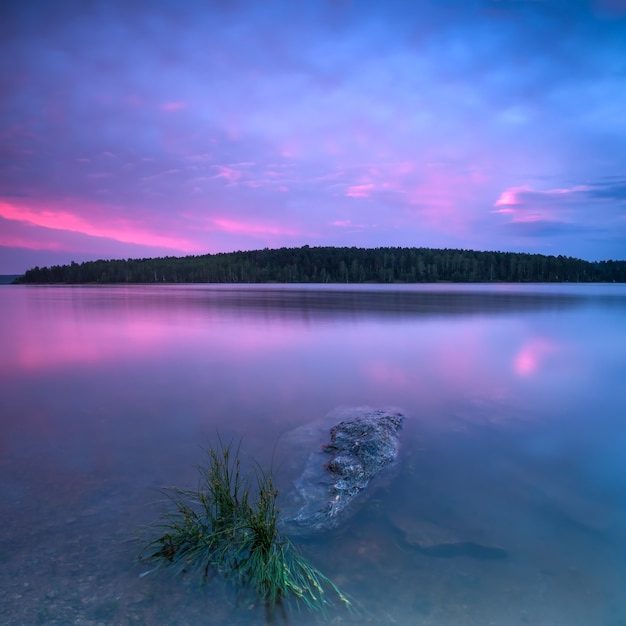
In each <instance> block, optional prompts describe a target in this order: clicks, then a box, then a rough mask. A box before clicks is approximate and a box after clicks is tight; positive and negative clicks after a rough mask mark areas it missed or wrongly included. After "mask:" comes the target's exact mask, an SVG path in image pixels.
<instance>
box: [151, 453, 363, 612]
mask: <svg viewBox="0 0 626 626" xmlns="http://www.w3.org/2000/svg"><path fill="white" fill-rule="evenodd" d="M239 448H240V446H239V445H238V446H237V447H233V444H232V442H231V443H230V444H228V445H223V444H222V443H221V442H220V445H219V447H218V448H217V449H213V448H210V449H209V450H208V457H207V462H206V465H203V466H200V467H199V468H198V470H199V472H200V481H199V486H198V488H197V489H196V490H184V489H177V488H168V489H165V490H164V493H165V495H166V496H167V497H168V499H169V501H170V503H171V507H170V508H171V510H169V511H167V512H165V513H163V514H162V516H161V518H160V519H159V520H158V521H156V522H154V523H153V524H152V525H150V526H149V527H148V528H147V529H145V530H146V531H147V533H148V538H147V539H146V540H145V542H144V547H143V550H142V552H141V555H140V558H141V559H142V560H145V561H148V562H151V563H155V564H156V565H158V566H169V567H174V568H176V569H177V570H178V571H179V572H180V573H182V572H187V573H196V574H199V575H201V576H202V578H203V580H204V581H206V580H208V578H209V576H211V575H213V574H214V573H215V572H217V573H219V574H221V575H222V576H224V577H225V578H227V579H229V580H230V581H232V582H233V583H234V584H235V585H236V586H237V588H238V589H239V590H241V591H242V592H244V593H246V594H250V595H252V596H253V597H255V599H256V600H259V601H261V602H263V603H264V604H265V605H266V606H268V607H272V606H276V605H279V604H282V603H283V602H295V603H297V604H299V605H301V606H304V607H306V608H308V609H312V610H321V611H323V610H324V609H326V608H328V607H329V606H330V605H332V604H334V602H333V601H339V603H340V604H342V605H344V606H345V607H347V608H349V609H350V608H351V606H352V605H351V602H350V600H349V599H348V598H347V597H346V596H345V595H344V594H343V593H342V592H341V591H340V590H339V589H338V587H337V586H336V585H335V584H334V583H333V582H332V581H331V580H329V579H328V578H327V577H326V576H324V574H322V573H321V572H320V571H319V570H318V569H317V568H316V567H314V566H313V565H312V564H311V563H309V561H308V560H307V559H306V558H305V557H304V556H303V555H302V554H301V553H300V552H299V550H298V548H297V547H296V546H295V545H294V544H293V543H292V542H291V541H290V540H289V538H288V537H287V536H285V535H284V534H283V533H281V532H280V530H279V528H278V517H279V512H280V511H279V509H278V507H277V506H276V499H277V497H278V489H276V487H275V485H274V481H273V478H272V474H271V472H267V471H264V470H263V469H262V468H260V467H258V466H257V467H256V471H254V472H252V473H251V474H245V475H244V474H243V473H242V470H241V460H240V455H239Z"/></svg>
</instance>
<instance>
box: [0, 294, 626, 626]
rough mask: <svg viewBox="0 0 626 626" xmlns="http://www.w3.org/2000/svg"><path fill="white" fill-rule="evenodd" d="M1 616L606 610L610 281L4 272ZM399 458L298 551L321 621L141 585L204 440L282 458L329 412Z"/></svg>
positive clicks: (622, 416)
mask: <svg viewBox="0 0 626 626" xmlns="http://www.w3.org/2000/svg"><path fill="white" fill-rule="evenodd" d="M0 321H1V327H0V346H1V350H0V372H1V379H0V410H1V412H0V420H1V422H0V423H1V426H2V429H1V433H0V521H1V526H0V528H1V530H0V563H1V564H2V567H1V568H0V624H2V625H9V624H10V625H13V624H84V625H88V624H89V625H101V624H181V625H182V624H190V625H195V624H242V625H249V624H266V623H276V624H282V623H290V624H314V623H329V624H362V623H370V624H402V625H404V624H421V625H429V626H431V625H432V626H434V625H436V626H469V625H472V626H486V625H489V624H493V625H496V626H509V625H518V624H519V625H524V624H535V625H541V626H548V625H561V624H562V625H564V626H565V625H567V626H619V625H622V626H624V625H625V624H626V584H625V581H626V383H625V381H626V286H624V285H588V286H578V285H556V286H554V285H551V286H547V285H526V286H511V285H502V286H463V287H461V286H441V285H437V286H406V287H405V286H400V287H395V286H394V287H392V286H385V287H383V286H368V287H363V286H359V287H351V288H341V287H338V286H331V287H326V288H324V287H314V286H311V287H306V288H305V287H301V286H284V287H281V286H271V287H270V286H247V287H239V288H238V287H227V286H221V287H220V286H207V285H197V286H162V287H154V286H131V287H15V286H5V287H0ZM362 406H369V407H373V408H377V407H382V408H389V407H397V408H399V409H401V410H402V411H403V412H404V413H405V414H406V415H407V419H406V421H405V426H404V429H403V431H402V438H401V441H402V450H401V457H402V458H401V464H400V469H399V473H398V474H397V476H396V478H395V479H394V480H393V482H391V483H389V484H388V485H386V486H384V487H381V488H379V489H378V490H376V491H375V492H374V493H373V494H372V495H371V497H370V499H369V500H367V501H366V502H364V503H363V504H362V506H361V507H360V508H359V510H358V511H357V513H356V514H355V516H354V517H353V518H351V519H350V520H349V522H347V524H346V526H345V527H344V528H343V529H340V530H339V531H338V532H335V533H332V534H330V535H328V536H325V537H321V538H319V539H317V540H315V541H309V542H308V543H304V544H303V546H302V549H303V551H304V552H305V553H306V555H307V556H308V557H309V559H310V560H312V561H313V562H314V563H315V564H316V565H317V566H319V567H320V569H322V570H323V571H324V572H325V573H326V574H328V575H329V576H330V577H331V578H333V580H335V582H337V583H338V584H339V585H340V586H341V587H342V588H344V589H345V590H346V591H347V592H348V593H349V594H351V596H352V597H353V598H354V599H355V601H356V603H357V604H358V605H359V606H360V610H361V613H360V614H359V615H358V616H353V615H350V614H349V613H345V612H343V611H341V610H339V609H337V610H332V611H331V612H330V613H329V614H328V615H327V616H326V617H324V618H316V617H315V616H310V615H307V614H295V615H291V614H287V615H286V616H281V615H275V616H269V617H268V616H266V615H265V613H264V612H263V610H262V609H260V608H258V607H255V606H251V605H244V606H238V605H237V603H236V602H235V598H234V597H233V595H232V590H230V589H229V588H228V587H226V586H224V585H222V584H221V583H220V581H219V580H216V581H214V582H213V583H211V584H210V585H208V586H207V587H202V586H200V585H198V584H197V582H196V581H194V580H187V579H184V578H182V579H175V578H172V577H170V576H169V575H168V574H167V573H165V572H162V573H157V574H151V575H146V576H141V575H142V574H143V573H144V572H145V570H146V568H145V566H142V565H141V564H139V563H138V562H137V560H136V558H135V557H136V547H135V545H134V544H133V542H132V539H133V537H134V535H135V531H136V529H137V528H138V527H140V526H141V525H143V524H145V523H147V522H149V521H152V520H153V519H155V518H156V517H157V516H158V514H159V512H160V511H161V510H162V508H161V506H162V505H161V504H160V502H159V499H160V496H159V493H158V489H159V488H160V487H162V486H165V485H177V486H183V487H193V486H195V484H196V473H195V469H194V465H195V464H196V463H199V462H201V461H202V460H203V458H204V449H205V448H206V447H207V446H208V445H211V444H214V443H215V441H216V436H217V433H219V434H220V435H221V436H222V438H223V439H230V438H231V437H233V436H234V437H239V436H241V437H243V449H244V450H245V453H246V454H249V455H250V456H252V457H255V458H257V459H258V460H259V461H261V462H262V463H266V462H267V463H269V462H271V461H272V459H273V460H274V464H275V466H276V467H278V468H279V470H278V481H279V483H281V481H282V484H285V485H287V484H288V483H289V480H290V478H291V477H290V476H287V475H286V473H285V472H283V473H281V470H280V467H282V466H284V467H287V466H289V464H290V462H291V461H293V459H290V458H289V449H288V448H287V447H286V446H285V445H282V446H281V436H282V435H285V434H286V433H288V432H289V431H291V430H293V429H295V428H297V427H299V426H302V425H304V424H307V423H310V422H313V421H315V420H319V419H321V418H324V417H325V416H327V415H328V414H329V413H331V412H333V411H335V412H337V411H340V410H341V409H342V407H343V408H346V407H362Z"/></svg>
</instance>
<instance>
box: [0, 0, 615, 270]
mask: <svg viewBox="0 0 626 626" xmlns="http://www.w3.org/2000/svg"><path fill="white" fill-rule="evenodd" d="M304 244H308V245H311V246H315V245H338V246H344V245H345V246H362V247H377V246H418V247H419V246H428V247H447V248H472V249H476V250H506V251H524V252H539V253H544V254H555V255H558V254H563V255H568V256H576V257H581V258H585V259H589V260H598V259H610V258H612V259H625V258H626V1H624V0H603V1H600V0H597V1H590V2H578V1H576V0H574V1H571V0H570V1H565V0H562V1H561V0H484V1H483V0H480V1H475V2H472V1H471V0H465V1H462V2H461V1H458V2H457V0H441V1H440V2H427V1H424V2H421V1H420V2H418V1H415V2H408V1H404V2H400V1H397V0H390V1H387V2H384V3H383V2H374V1H370V0H333V1H330V0H317V1H306V0H289V1H287V0H284V1H280V2H278V1H274V0H264V1H263V2H258V1H254V2H252V1H237V0H234V1H233V0H220V1H211V0H204V1H200V0H186V1H185V2H175V1H164V0H153V1H151V2H141V1H138V0H136V1H133V2H122V1H119V2H117V1H114V0H112V1H108V2H96V1H89V0H84V1H80V2H69V1H66V0H57V1H55V2H47V1H32V0H22V1H20V2H17V1H14V2H10V1H9V2H7V3H3V5H2V8H0V273H21V272H23V271H24V270H26V269H27V268H29V267H33V266H34V265H50V264H56V263H68V262H70V261H72V260H75V261H83V260H88V259H97V258H126V257H149V256H163V255H174V256H180V255H186V254H204V253H207V252H224V251H231V250H245V249H257V248H264V247H270V248H275V247H282V246H288V247H292V246H301V245H304Z"/></svg>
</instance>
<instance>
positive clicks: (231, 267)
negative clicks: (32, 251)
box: [14, 246, 626, 284]
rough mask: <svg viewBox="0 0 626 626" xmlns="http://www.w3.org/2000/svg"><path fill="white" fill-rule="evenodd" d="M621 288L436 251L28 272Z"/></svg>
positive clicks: (593, 273) (34, 278) (541, 265)
mask: <svg viewBox="0 0 626 626" xmlns="http://www.w3.org/2000/svg"><path fill="white" fill-rule="evenodd" d="M441 281H449V282H626V261H596V262H590V261H584V260H581V259H576V258H572V257H565V256H561V255H559V256H547V255H542V254H528V253H518V252H477V251H474V250H453V249H447V248H446V249H436V248H393V247H389V248H354V247H352V248H346V247H332V246H327V247H309V246H303V247H301V248H280V249H269V248H265V249H264V250H251V251H243V252H242V251H237V252H228V253H218V254H205V255H199V256H185V257H162V258H151V259H126V260H98V261H86V262H84V263H75V262H72V263H71V264H69V265H53V266H51V267H34V268H32V269H29V270H28V271H27V272H26V273H25V274H24V275H23V276H20V277H19V278H17V279H16V280H15V281H14V282H15V283H18V284H26V283H37V284H51V283H70V284H79V283H100V284H112V283H268V282H276V283H368V282H370V283H394V282H401V283H430V282H441Z"/></svg>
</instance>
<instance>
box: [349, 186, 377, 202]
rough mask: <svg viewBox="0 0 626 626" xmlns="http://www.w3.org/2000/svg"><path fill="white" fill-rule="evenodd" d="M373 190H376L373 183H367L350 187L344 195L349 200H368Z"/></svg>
mask: <svg viewBox="0 0 626 626" xmlns="http://www.w3.org/2000/svg"><path fill="white" fill-rule="evenodd" d="M374 189H376V185H374V184H373V183H367V184H365V185H352V186H350V187H348V190H347V191H346V193H345V195H346V196H348V197H349V198H369V197H370V196H371V195H372V191H373V190H374Z"/></svg>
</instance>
